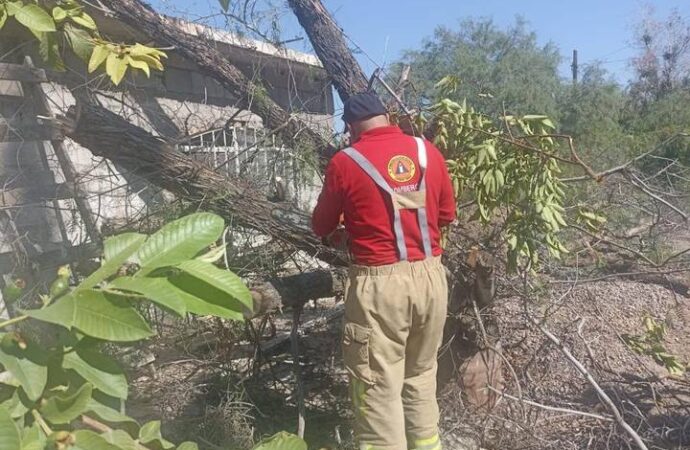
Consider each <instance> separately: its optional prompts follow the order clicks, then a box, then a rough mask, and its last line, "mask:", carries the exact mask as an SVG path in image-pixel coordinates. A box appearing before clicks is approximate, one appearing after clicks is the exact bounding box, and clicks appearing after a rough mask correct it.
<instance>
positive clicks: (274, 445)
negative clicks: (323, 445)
mask: <svg viewBox="0 0 690 450" xmlns="http://www.w3.org/2000/svg"><path fill="white" fill-rule="evenodd" d="M252 450H307V443H306V442H304V440H302V439H300V438H299V437H298V436H295V435H294V434H290V433H287V432H285V431H281V432H280V433H277V434H274V435H273V436H271V437H270V438H267V439H264V440H263V441H261V442H259V444H257V445H256V446H255V447H254V448H253V449H252Z"/></svg>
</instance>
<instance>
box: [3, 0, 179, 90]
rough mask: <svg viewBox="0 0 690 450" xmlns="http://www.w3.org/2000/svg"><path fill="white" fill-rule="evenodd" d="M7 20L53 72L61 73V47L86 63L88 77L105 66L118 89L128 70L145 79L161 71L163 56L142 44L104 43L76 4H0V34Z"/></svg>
mask: <svg viewBox="0 0 690 450" xmlns="http://www.w3.org/2000/svg"><path fill="white" fill-rule="evenodd" d="M9 18H12V19H14V20H16V21H17V22H18V23H19V24H20V25H22V26H24V27H25V28H26V29H27V30H29V31H30V32H31V33H32V34H33V35H34V36H35V37H36V38H37V39H38V41H39V47H38V48H39V53H40V55H41V57H42V58H43V59H44V60H45V61H46V62H47V63H48V64H50V65H51V66H52V67H53V68H54V69H56V70H65V64H64V62H63V59H62V54H61V43H62V42H65V43H66V44H67V45H68V46H69V47H71V49H72V50H73V51H74V53H75V54H76V55H77V56H78V57H79V58H81V59H82V60H84V61H85V62H88V70H89V73H91V72H94V71H95V70H96V69H98V68H99V67H101V66H102V65H103V64H104V63H105V70H106V74H107V75H108V77H109V78H110V80H111V81H112V82H113V84H115V85H119V84H120V83H121V82H122V80H123V79H124V76H125V74H126V73H127V71H128V70H139V71H141V72H143V73H144V74H145V75H146V76H147V77H149V76H150V74H151V69H152V68H153V69H155V70H163V64H162V63H161V58H166V57H167V56H166V54H165V53H164V52H162V51H160V50H158V49H155V48H152V47H147V46H145V45H142V44H134V45H126V44H116V43H113V42H109V41H107V40H105V39H104V38H103V37H102V36H101V35H100V33H99V32H98V26H97V24H96V22H95V21H94V20H93V18H92V17H91V16H90V15H89V14H87V13H86V12H85V11H84V8H83V7H82V5H81V4H80V3H79V1H78V0H59V1H58V2H32V1H24V0H14V1H11V0H0V30H1V29H2V28H3V26H4V25H5V23H6V22H7V20H8V19H9Z"/></svg>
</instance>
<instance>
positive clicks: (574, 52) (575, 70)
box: [570, 49, 577, 85]
mask: <svg viewBox="0 0 690 450" xmlns="http://www.w3.org/2000/svg"><path fill="white" fill-rule="evenodd" d="M570 68H571V69H572V70H573V84H574V85H575V84H577V49H574V50H573V63H572V64H571V65H570Z"/></svg>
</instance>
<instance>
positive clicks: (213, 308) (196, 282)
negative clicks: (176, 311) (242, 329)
mask: <svg viewBox="0 0 690 450" xmlns="http://www.w3.org/2000/svg"><path fill="white" fill-rule="evenodd" d="M169 280H170V283H171V285H173V286H174V287H175V288H176V289H177V290H178V294H179V295H180V297H181V298H182V300H183V301H184V303H185V306H186V307H187V312H189V313H192V314H196V315H199V316H207V315H211V316H217V317H222V318H224V319H230V320H242V319H244V314H243V311H244V309H245V307H244V306H243V305H242V304H241V303H239V302H238V301H236V300H234V299H233V298H231V297H229V296H228V295H227V294H226V293H224V292H223V291H220V290H218V289H216V288H215V287H214V286H212V285H210V284H208V283H206V282H204V281H202V280H200V279H198V278H195V277H193V276H191V275H189V274H187V273H184V272H182V273H180V274H177V275H174V276H172V277H170V278H169Z"/></svg>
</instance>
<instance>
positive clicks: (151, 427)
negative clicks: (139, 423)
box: [139, 420, 175, 450]
mask: <svg viewBox="0 0 690 450" xmlns="http://www.w3.org/2000/svg"><path fill="white" fill-rule="evenodd" d="M139 442H141V443H142V444H148V443H150V442H158V443H159V444H160V445H161V446H162V447H163V448H164V449H166V450H167V449H169V448H175V445H174V444H172V443H171V442H168V441H166V440H165V439H163V436H161V422H160V420H152V421H151V422H148V423H146V424H144V426H143V427H141V430H139Z"/></svg>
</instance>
